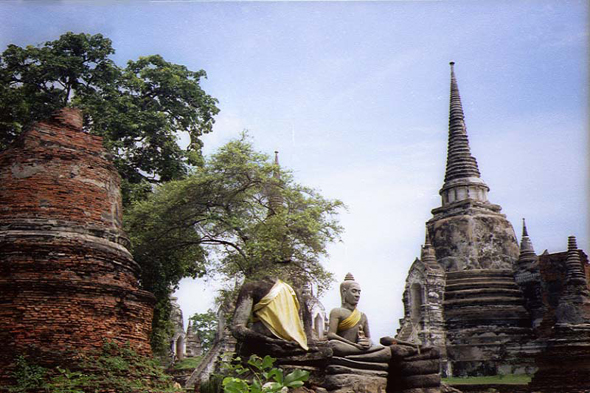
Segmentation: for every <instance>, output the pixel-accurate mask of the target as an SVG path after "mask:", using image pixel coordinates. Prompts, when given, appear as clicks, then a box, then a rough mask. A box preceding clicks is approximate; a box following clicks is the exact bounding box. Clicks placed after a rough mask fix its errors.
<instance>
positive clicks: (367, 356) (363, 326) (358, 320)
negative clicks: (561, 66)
mask: <svg viewBox="0 0 590 393" xmlns="http://www.w3.org/2000/svg"><path fill="white" fill-rule="evenodd" d="M360 296H361V287H360V285H359V284H358V283H357V282H356V281H354V277H353V276H352V274H350V273H348V274H347V275H346V277H345V279H344V282H342V283H341V284H340V297H341V302H342V306H341V307H337V308H334V309H333V310H332V311H331V312H330V322H329V330H328V336H327V338H328V340H329V341H328V343H329V345H330V347H331V348H332V351H333V352H334V356H337V357H344V358H347V359H352V360H358V361H362V362H378V363H387V362H388V361H389V359H390V358H391V351H390V349H389V348H386V347H382V346H380V345H374V344H373V343H372V341H371V333H370V330H369V321H368V319H367V316H366V315H365V314H364V313H362V312H361V311H359V310H358V309H357V304H358V302H359V300H360Z"/></svg>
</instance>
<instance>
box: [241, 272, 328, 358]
mask: <svg viewBox="0 0 590 393" xmlns="http://www.w3.org/2000/svg"><path fill="white" fill-rule="evenodd" d="M231 331H232V334H233V336H234V337H235V338H236V339H237V340H238V354H239V355H240V356H243V357H244V358H247V357H249V356H250V355H252V354H257V355H259V356H262V357H264V356H265V355H270V356H272V357H275V358H278V359H279V363H280V359H281V358H283V359H284V358H289V359H290V360H299V361H303V362H305V361H307V360H309V361H313V360H318V359H325V358H327V357H329V356H331V354H332V351H331V350H330V348H329V347H327V346H326V345H321V344H320V343H316V342H314V341H312V340H311V337H312V333H311V316H310V314H309V311H308V310H307V309H306V307H305V303H303V302H301V300H300V296H299V294H298V293H297V292H296V291H295V290H293V288H292V287H291V286H290V285H289V284H287V283H285V282H283V281H282V280H280V279H277V278H271V277H266V278H264V279H262V280H257V281H248V282H246V283H245V284H244V285H243V286H242V288H241V289H240V293H239V295H238V300H237V304H236V310H235V312H234V316H233V320H232V325H231Z"/></svg>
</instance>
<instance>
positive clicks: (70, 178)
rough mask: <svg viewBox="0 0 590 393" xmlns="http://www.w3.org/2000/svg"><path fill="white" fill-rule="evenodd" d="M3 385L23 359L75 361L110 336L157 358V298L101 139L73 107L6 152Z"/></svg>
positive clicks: (1, 206) (1, 242)
mask: <svg viewBox="0 0 590 393" xmlns="http://www.w3.org/2000/svg"><path fill="white" fill-rule="evenodd" d="M0 184H2V186H1V187H0V342H2V351H0V381H1V380H3V379H6V378H8V377H9V376H10V374H11V370H12V368H13V367H14V360H15V357H16V356H17V355H19V354H24V355H29V356H33V357H34V358H35V360H36V361H37V362H38V363H40V364H43V365H46V366H52V365H57V364H63V363H64V362H66V363H67V359H72V358H75V356H76V355H77V354H81V353H86V352H88V351H92V350H95V349H99V348H100V347H101V346H102V345H103V342H104V340H108V341H112V342H118V343H122V344H123V343H129V344H130V345H131V347H132V348H133V349H134V350H135V351H137V352H138V353H140V354H143V355H149V354H150V353H151V349H150V345H149V333H150V329H151V320H152V314H153V305H154V297H153V295H152V294H150V293H149V292H146V291H143V290H139V289H138V274H139V266H138V265H137V263H135V262H134V261H133V258H132V256H131V254H130V253H129V251H128V249H127V247H128V246H129V241H128V239H127V237H126V235H125V233H124V232H123V230H122V215H121V194H120V191H119V186H120V178H119V175H118V173H117V170H116V169H115V167H114V165H113V164H112V163H111V162H110V161H109V160H108V158H107V155H106V152H105V150H104V148H103V145H102V138H101V137H98V136H93V135H90V134H88V133H86V132H84V131H83V130H82V115H81V113H80V111H78V110H76V109H70V108H66V109H63V110H61V111H59V112H57V113H56V114H55V115H54V116H53V117H52V118H51V119H49V120H47V121H44V122H41V123H37V124H35V125H33V126H32V127H31V128H30V129H29V130H28V131H26V132H25V133H24V134H23V135H22V136H21V137H20V138H19V139H18V140H17V141H16V142H15V143H14V144H13V145H12V146H11V147H10V148H8V149H7V150H5V151H3V152H1V153H0Z"/></svg>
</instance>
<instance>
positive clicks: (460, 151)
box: [445, 62, 480, 182]
mask: <svg viewBox="0 0 590 393" xmlns="http://www.w3.org/2000/svg"><path fill="white" fill-rule="evenodd" d="M454 64H455V63H454V62H451V100H450V108H449V109H450V110H449V145H448V154H447V171H446V173H445V182H446V181H449V180H453V179H459V178H464V177H479V176H480V173H479V168H478V167H477V161H476V160H475V158H474V157H473V156H472V155H471V152H470V149H469V140H468V138H467V129H466V127H465V115H464V114H463V106H462V105H461V96H460V95H459V86H458V85H457V79H456V78H455V69H454Z"/></svg>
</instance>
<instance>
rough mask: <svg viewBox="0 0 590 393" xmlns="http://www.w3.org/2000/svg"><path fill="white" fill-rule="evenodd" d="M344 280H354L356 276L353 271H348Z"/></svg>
mask: <svg viewBox="0 0 590 393" xmlns="http://www.w3.org/2000/svg"><path fill="white" fill-rule="evenodd" d="M344 281H354V276H353V275H352V273H346V277H344Z"/></svg>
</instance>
